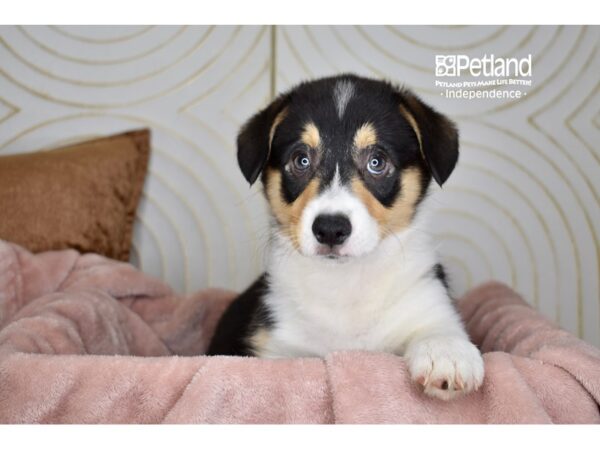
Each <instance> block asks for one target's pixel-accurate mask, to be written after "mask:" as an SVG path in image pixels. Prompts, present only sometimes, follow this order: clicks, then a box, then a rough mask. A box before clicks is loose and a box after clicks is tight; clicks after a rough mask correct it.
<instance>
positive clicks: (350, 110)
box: [208, 74, 458, 355]
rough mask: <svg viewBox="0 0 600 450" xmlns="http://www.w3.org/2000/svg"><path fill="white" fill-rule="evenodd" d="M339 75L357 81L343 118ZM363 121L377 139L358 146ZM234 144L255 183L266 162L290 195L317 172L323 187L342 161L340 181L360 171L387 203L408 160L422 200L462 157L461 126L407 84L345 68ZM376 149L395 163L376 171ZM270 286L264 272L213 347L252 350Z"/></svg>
mask: <svg viewBox="0 0 600 450" xmlns="http://www.w3.org/2000/svg"><path fill="white" fill-rule="evenodd" d="M340 81H346V82H349V83H351V84H352V85H353V87H354V89H353V95H352V96H351V97H350V100H349V102H348V103H347V105H346V108H345V111H344V114H343V116H342V117H341V119H340V117H339V114H338V111H337V109H336V104H335V101H334V98H333V93H334V91H335V87H336V85H337V83H338V82H340ZM401 105H402V106H403V107H404V108H405V109H406V110H407V111H408V112H409V113H410V115H411V116H412V117H413V118H414V120H415V121H416V123H417V126H418V134H419V136H420V138H421V144H422V145H420V143H419V139H418V136H417V132H416V131H415V130H414V128H413V125H412V124H411V123H410V121H409V120H408V119H407V118H406V117H405V116H404V115H403V114H402V112H401ZM280 113H281V114H284V119H283V120H282V121H281V123H280V124H279V125H278V126H277V127H276V128H275V129H274V130H275V131H274V134H273V140H272V143H271V145H270V142H269V141H270V138H271V136H270V132H271V130H272V129H273V123H274V121H275V119H276V118H277V116H278V115H279V114H280ZM308 122H312V123H314V124H315V126H316V127H317V129H318V130H319V134H320V139H321V145H320V149H319V151H316V150H315V149H310V148H307V146H306V145H305V144H304V143H303V142H302V141H301V135H302V131H303V129H304V127H305V125H306V124H307V123H308ZM365 123H370V124H371V125H372V126H373V127H374V129H375V131H376V135H377V143H376V145H375V146H374V147H375V148H373V149H369V150H368V151H367V152H362V151H361V152H355V151H353V146H354V144H353V140H354V136H355V133H356V130H357V129H358V128H360V127H361V126H362V125H364V124H365ZM237 147H238V153H237V158H238V163H239V166H240V169H241V171H242V173H243V175H244V177H245V178H246V180H247V181H248V182H249V183H250V184H253V183H254V182H255V181H256V180H257V179H258V177H259V176H260V174H261V173H262V174H263V181H265V177H266V172H267V171H266V170H265V169H266V168H271V169H275V170H277V171H278V172H279V173H281V176H282V183H281V192H282V197H283V199H284V200H285V201H286V202H288V203H292V202H293V201H294V200H295V199H296V198H297V197H298V196H299V195H300V194H301V193H302V192H303V191H304V189H305V188H306V186H307V185H308V183H309V182H310V181H311V180H312V179H313V178H318V179H319V188H320V189H321V190H323V189H326V188H327V187H328V186H329V184H330V183H331V181H332V179H333V178H334V173H335V171H336V168H337V169H338V171H339V176H340V181H341V183H342V184H345V183H348V182H350V180H351V179H353V178H359V179H361V180H362V181H363V183H364V185H365V186H366V187H367V189H369V191H370V192H371V193H372V194H373V196H374V197H375V198H377V200H378V201H379V202H380V203H381V204H382V205H384V206H387V207H390V206H392V205H393V204H394V202H395V200H396V199H397V198H398V197H399V195H400V194H401V192H400V189H401V178H400V176H399V175H400V174H401V173H402V170H404V169H406V168H409V167H414V168H417V169H418V170H419V171H420V172H421V175H422V176H421V186H420V188H421V191H420V194H419V199H418V202H419V203H420V201H421V200H422V199H423V197H424V195H425V192H426V190H427V187H428V186H429V184H430V182H431V179H432V177H433V178H434V179H435V180H436V182H437V183H438V184H440V185H442V184H443V183H444V182H445V181H446V179H447V178H448V176H449V175H450V173H451V172H452V170H453V169H454V166H455V165H456V161H457V159H458V133H457V130H456V128H455V126H454V124H453V123H452V122H451V121H450V120H448V119H447V118H445V117H444V116H442V115H441V114H439V113H437V112H436V111H435V110H433V109H432V108H431V107H429V106H427V105H425V104H424V103H423V102H422V101H421V100H420V99H419V98H418V97H417V96H415V95H414V94H412V93H411V92H410V91H408V90H406V89H401V88H398V87H396V86H394V85H392V84H391V83H388V82H385V81H379V80H373V79H368V78H363V77H358V76H355V75H351V74H345V75H340V76H335V77H328V78H321V79H318V80H315V81H309V82H305V83H302V84H300V85H298V86H296V87H295V88H293V89H291V90H290V91H288V92H286V93H284V94H281V95H280V96H279V97H277V99H275V100H274V101H273V102H272V103H271V104H270V105H269V106H267V107H266V108H265V109H263V110H262V111H260V112H258V113H257V114H256V115H254V116H253V117H252V118H251V119H250V120H249V121H248V122H247V123H246V124H245V125H244V126H243V127H242V129H241V131H240V133H239V135H238V139H237ZM298 152H305V153H306V154H308V155H309V156H310V158H311V161H313V162H314V164H311V168H310V169H309V170H307V171H306V172H305V173H302V174H300V175H299V174H298V173H293V172H291V171H290V170H289V167H290V163H291V161H293V158H294V155H295V154H297V153H298ZM374 152H379V154H383V156H384V157H385V159H387V160H388V161H389V162H390V163H391V164H392V166H393V171H392V172H390V175H389V176H382V177H373V176H371V175H369V173H368V172H367V170H366V165H367V162H368V158H370V156H369V155H371V154H374ZM357 153H358V155H357ZM365 155H366V156H365ZM286 168H287V169H286ZM433 272H434V276H436V277H437V278H438V279H439V280H440V281H441V282H442V283H443V284H444V286H446V287H447V283H446V277H445V274H444V271H443V268H442V266H441V265H436V266H435V267H434V269H433ZM266 289H267V279H266V276H265V275H263V276H262V277H260V278H259V279H258V280H257V281H256V282H255V283H254V284H253V285H252V286H251V287H250V288H249V289H248V290H247V291H246V292H244V293H243V294H241V295H240V296H239V297H238V298H237V299H236V300H235V301H234V302H233V303H232V304H231V306H230V307H229V309H228V310H227V311H226V312H225V314H224V316H223V318H222V319H221V321H220V323H219V325H218V327H217V330H216V333H215V336H214V338H213V340H212V342H211V345H210V348H209V350H208V354H227V355H250V354H252V349H251V348H249V344H248V338H249V336H251V335H252V334H253V333H254V332H255V331H256V330H257V329H258V328H259V327H267V328H269V327H272V325H273V324H272V318H271V317H270V316H269V314H268V311H267V309H266V306H265V305H264V303H263V300H262V298H263V296H264V294H265V292H266Z"/></svg>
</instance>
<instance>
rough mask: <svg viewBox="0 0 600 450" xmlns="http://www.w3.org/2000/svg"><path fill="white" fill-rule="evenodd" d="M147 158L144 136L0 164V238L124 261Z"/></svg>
mask: <svg viewBox="0 0 600 450" xmlns="http://www.w3.org/2000/svg"><path fill="white" fill-rule="evenodd" d="M149 154H150V131H149V130H146V129H144V130H136V131H131V132H128V133H122V134H117V135H114V136H109V137H104V138H100V139H94V140H91V141H87V142H82V143H78V144H74V145H69V146H67V147H62V148H59V149H55V150H49V151H39V152H35V153H26V154H19V155H9V156H2V157H0V239H4V240H7V241H11V242H14V243H17V244H19V245H21V246H23V247H25V248H27V249H29V250H30V251H32V252H41V251H46V250H59V249H65V248H74V249H76V250H79V251H80V252H93V253H99V254H101V255H104V256H107V257H109V258H113V259H118V260H122V261H127V260H128V259H129V251H130V247H131V237H132V229H133V222H134V219H135V211H136V208H137V205H138V201H139V198H140V195H141V192H142V187H143V184H144V178H145V176H146V171H147V167H148V159H149Z"/></svg>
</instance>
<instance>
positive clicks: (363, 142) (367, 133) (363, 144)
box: [354, 122, 377, 150]
mask: <svg viewBox="0 0 600 450" xmlns="http://www.w3.org/2000/svg"><path fill="white" fill-rule="evenodd" d="M375 144H377V132H376V131H375V127H374V126H373V124H371V123H370V122H367V123H365V124H363V125H362V126H361V127H360V128H359V129H358V130H356V133H355V134H354V147H355V148H356V149H357V150H360V149H363V148H367V147H370V146H372V145H375Z"/></svg>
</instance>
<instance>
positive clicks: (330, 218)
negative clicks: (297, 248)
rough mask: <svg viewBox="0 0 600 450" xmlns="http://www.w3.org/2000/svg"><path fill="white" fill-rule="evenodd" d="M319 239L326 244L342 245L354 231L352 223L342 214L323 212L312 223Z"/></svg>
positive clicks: (314, 232)
mask: <svg viewBox="0 0 600 450" xmlns="http://www.w3.org/2000/svg"><path fill="white" fill-rule="evenodd" d="M312 231H313V234H314V235H315V237H316V238H317V241H319V242H320V243H321V244H326V245H331V246H334V245H340V244H343V243H344V241H345V240H346V239H347V238H348V236H350V233H352V224H351V223H350V220H348V218H347V217H346V216H343V215H341V214H321V215H319V216H317V218H316V219H315V221H314V222H313V225H312Z"/></svg>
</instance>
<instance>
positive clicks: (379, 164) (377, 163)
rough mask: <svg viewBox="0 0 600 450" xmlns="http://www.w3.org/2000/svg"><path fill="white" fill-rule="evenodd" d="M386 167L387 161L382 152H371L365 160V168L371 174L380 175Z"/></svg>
mask: <svg viewBox="0 0 600 450" xmlns="http://www.w3.org/2000/svg"><path fill="white" fill-rule="evenodd" d="M387 168H388V161H387V159H386V157H385V156H384V155H383V154H382V153H379V152H377V153H373V154H372V155H371V156H369V160H368V162H367V170H368V171H369V173H370V174H371V175H374V176H379V175H382V174H383V173H384V172H385V171H386V170H387Z"/></svg>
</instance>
